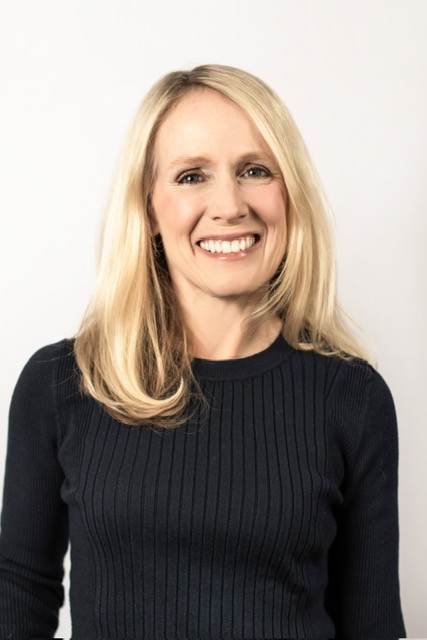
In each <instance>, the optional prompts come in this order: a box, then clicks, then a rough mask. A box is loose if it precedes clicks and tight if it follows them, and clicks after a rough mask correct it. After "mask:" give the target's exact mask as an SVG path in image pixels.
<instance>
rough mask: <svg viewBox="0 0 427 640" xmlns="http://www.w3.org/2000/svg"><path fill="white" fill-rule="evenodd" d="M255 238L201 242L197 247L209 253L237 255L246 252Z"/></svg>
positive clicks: (246, 237)
mask: <svg viewBox="0 0 427 640" xmlns="http://www.w3.org/2000/svg"><path fill="white" fill-rule="evenodd" d="M256 240H257V237H256V236H245V237H242V238H235V239H234V240H231V241H228V240H202V241H201V242H199V243H198V245H199V246H200V247H201V248H202V249H204V250H205V251H209V252H210V253H239V252H240V251H247V250H248V249H250V247H252V245H253V244H255V242H256Z"/></svg>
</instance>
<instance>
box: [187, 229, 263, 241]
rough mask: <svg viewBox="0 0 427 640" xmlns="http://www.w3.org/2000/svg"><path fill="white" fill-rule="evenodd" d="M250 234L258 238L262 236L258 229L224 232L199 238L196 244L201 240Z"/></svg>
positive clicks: (230, 239) (240, 236)
mask: <svg viewBox="0 0 427 640" xmlns="http://www.w3.org/2000/svg"><path fill="white" fill-rule="evenodd" d="M248 236H255V237H256V238H259V237H260V234H259V233H257V232H256V231H241V232H240V233H222V234H212V235H209V236H204V237H203V238H199V240H197V242H196V244H198V243H199V242H204V241H206V240H228V241H230V242H231V241H232V240H237V239H238V238H247V237H248Z"/></svg>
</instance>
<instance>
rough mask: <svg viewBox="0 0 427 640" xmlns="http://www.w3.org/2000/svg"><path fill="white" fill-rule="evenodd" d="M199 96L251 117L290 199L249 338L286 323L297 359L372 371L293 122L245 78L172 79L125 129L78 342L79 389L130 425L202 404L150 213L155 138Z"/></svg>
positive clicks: (208, 73)
mask: <svg viewBox="0 0 427 640" xmlns="http://www.w3.org/2000/svg"><path fill="white" fill-rule="evenodd" d="M200 87H206V88H209V89H212V90H214V91H218V92H219V93H220V94H222V95H223V96H226V97H227V98H229V99H230V100H232V101H233V102H234V103H236V104H237V105H238V106H239V107H240V108H241V109H242V110H243V111H244V112H245V113H246V114H247V116H248V117H249V119H250V120H251V121H252V122H253V124H254V125H255V127H256V129H257V130H258V131H259V133H260V134H261V136H262V137H263V139H264V140H265V142H266V143H267V145H268V146H269V147H270V149H271V151H272V153H273V155H274V156H275V158H276V161H277V163H278V165H279V168H280V170H281V173H282V177H283V181H284V184H285V186H286V191H287V196H288V204H287V232H288V243H287V249H286V254H285V255H284V256H283V260H282V262H281V264H280V267H279V269H278V270H277V272H276V274H275V275H274V277H273V278H272V279H271V281H270V282H269V283H268V286H267V290H266V294H265V295H264V296H263V297H262V299H261V301H260V302H259V304H258V305H257V307H256V308H255V309H253V311H252V312H251V314H250V316H248V317H247V318H246V319H245V321H244V324H243V330H249V329H251V328H253V327H254V326H255V325H257V324H259V323H262V322H263V321H264V320H266V319H267V318H271V317H273V316H279V317H280V319H281V320H282V334H283V337H284V338H285V340H286V341H287V342H288V343H289V344H290V345H291V346H293V347H294V348H295V349H302V350H313V351H316V352H318V353H320V354H325V355H328V356H333V355H334V356H338V357H341V358H349V357H353V356H356V357H362V358H365V359H367V356H366V353H365V352H364V350H363V348H362V347H361V346H360V344H359V342H358V340H357V339H356V337H355V335H354V333H353V332H352V331H351V330H350V329H349V324H348V318H347V316H346V315H345V313H344V312H343V310H342V309H341V307H340V305H339V303H338V301H337V297H336V286H335V260H334V253H333V246H332V240H331V237H332V236H331V231H330V228H329V223H328V212H327V205H326V200H325V198H324V196H323V192H322V189H321V187H320V184H319V181H318V179H317V177H316V173H315V171H314V169H313V166H312V163H311V161H310V157H309V154H308V152H307V149H306V147H305V145H304V142H303V140H302V138H301V135H300V133H299V131H298V129H297V127H296V125H295V124H294V122H293V119H292V117H291V115H290V113H289V111H288V110H287V108H286V107H285V105H284V104H283V102H282V101H281V100H280V98H279V97H278V96H277V95H276V94H275V93H274V91H272V90H271V89H270V87H268V86H267V85H266V84H265V83H264V82H263V81H262V80H260V79H259V78H257V77H255V76H253V75H251V74H249V73H247V72H245V71H242V70H240V69H236V68H233V67H228V66H222V65H203V66H199V67H196V68H194V69H192V70H191V71H176V72H173V73H169V74H167V75H166V76H164V77H163V78H161V79H160V80H159V81H158V82H157V83H156V84H155V85H154V86H153V87H152V88H151V90H150V91H149V92H148V94H147V95H146V97H145V99H144V100H143V101H142V103H141V105H140V106H139V108H138V110H137V113H136V115H135V118H134V120H133V122H132V124H131V126H130V128H129V132H128V134H127V137H126V140H125V143H124V147H123V149H122V153H121V158H120V161H119V165H118V170H117V174H116V177H115V179H114V181H113V184H112V189H111V194H110V198H109V203H108V206H107V209H106V214H105V218H104V224H103V230H102V242H101V251H100V257H99V269H98V281H97V285H96V288H95V292H94V295H93V297H92V299H91V302H90V304H89V307H88V310H87V312H86V315H85V317H84V319H83V322H82V324H81V327H80V330H79V332H78V334H77V336H76V339H75V342H74V349H75V355H76V359H77V364H78V367H79V369H80V372H81V385H82V389H83V390H84V392H85V393H87V394H89V395H90V396H92V397H93V398H95V399H96V400H98V401H99V402H100V403H102V404H103V405H104V407H105V408H106V410H107V411H108V412H109V413H110V414H111V415H112V416H113V417H115V418H116V419H118V420H119V421H121V422H124V423H127V424H132V425H145V424H147V425H148V424H151V425H156V426H159V427H165V428H173V427H177V426H179V425H181V424H183V422H184V421H185V420H187V419H188V417H189V413H188V411H189V407H190V405H191V404H192V402H191V400H192V399H194V398H199V399H201V400H202V401H205V399H204V398H203V397H202V394H201V391H200V388H199V387H198V385H197V382H196V380H195V378H194V376H193V373H192V356H191V345H190V343H189V338H188V335H187V333H186V330H185V326H184V323H183V320H182V316H181V314H180V310H179V305H178V302H177V299H176V296H175V294H174V290H173V287H172V284H171V279H170V277H169V273H168V269H167V264H166V261H165V256H164V254H163V252H162V245H161V242H159V238H158V237H156V236H154V235H153V233H152V231H151V229H152V220H153V219H152V212H151V211H150V194H151V191H152V188H153V181H154V171H155V168H154V160H155V158H154V152H155V141H156V134H157V131H158V129H159V127H160V126H161V124H162V122H163V121H164V119H165V118H166V117H167V115H168V114H169V112H170V111H171V109H173V107H174V106H175V105H177V103H178V102H179V101H180V100H181V99H182V98H183V96H184V95H186V94H187V93H188V92H190V91H195V90H197V89H198V88H200Z"/></svg>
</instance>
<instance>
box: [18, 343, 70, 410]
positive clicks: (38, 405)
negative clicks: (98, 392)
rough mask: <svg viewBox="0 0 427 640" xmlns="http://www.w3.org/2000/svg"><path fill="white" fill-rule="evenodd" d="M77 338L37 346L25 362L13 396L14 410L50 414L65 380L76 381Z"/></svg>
mask: <svg viewBox="0 0 427 640" xmlns="http://www.w3.org/2000/svg"><path fill="white" fill-rule="evenodd" d="M76 373H77V367H76V363H75V359H74V341H73V340H69V339H64V340H61V341H60V342H56V343H53V344H49V345H46V346H44V347H42V348H40V349H38V350H37V351H36V352H35V353H33V355H32V356H31V357H30V358H29V359H28V361H27V362H26V364H25V365H24V367H23V369H22V371H21V374H20V376H19V378H18V381H17V383H16V386H15V390H14V393H13V396H12V406H11V409H12V411H13V410H19V409H20V408H23V409H25V410H26V411H37V414H38V415H47V414H51V413H52V412H53V411H54V410H55V408H56V397H57V390H58V388H60V387H61V386H62V385H63V384H64V382H65V381H66V380H71V379H73V380H76V379H77V377H76Z"/></svg>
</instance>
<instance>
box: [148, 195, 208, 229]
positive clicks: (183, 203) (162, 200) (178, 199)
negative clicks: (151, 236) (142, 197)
mask: <svg viewBox="0 0 427 640" xmlns="http://www.w3.org/2000/svg"><path fill="white" fill-rule="evenodd" d="M152 203H153V210H154V215H155V219H156V220H157V223H158V226H159V229H160V233H161V234H164V235H168V234H171V233H172V234H174V233H185V232H188V231H189V230H191V227H192V226H193V224H194V223H195V221H196V219H197V214H198V211H199V210H200V208H199V206H198V202H197V198H195V197H189V196H188V195H187V194H182V193H159V192H157V193H156V191H154V193H153V197H152Z"/></svg>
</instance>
